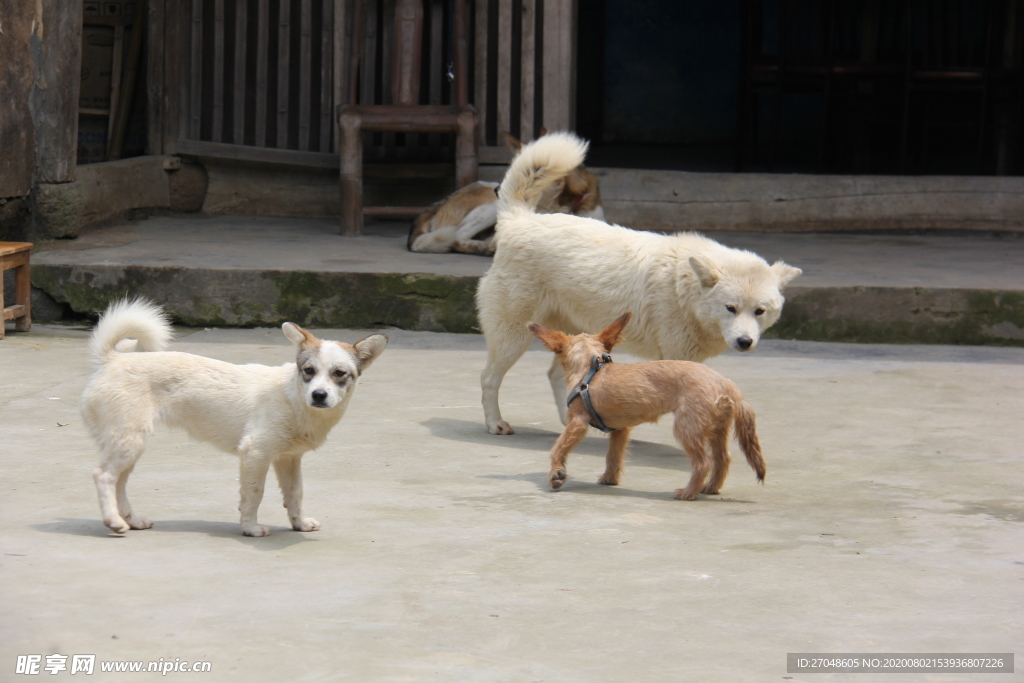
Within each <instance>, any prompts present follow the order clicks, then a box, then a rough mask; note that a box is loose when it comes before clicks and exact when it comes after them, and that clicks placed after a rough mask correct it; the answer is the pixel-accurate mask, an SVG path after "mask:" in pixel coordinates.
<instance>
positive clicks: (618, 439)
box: [597, 429, 631, 486]
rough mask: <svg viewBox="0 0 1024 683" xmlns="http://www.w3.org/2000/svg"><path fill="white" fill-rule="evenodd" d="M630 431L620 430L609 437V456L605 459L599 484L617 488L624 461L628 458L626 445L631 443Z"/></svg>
mask: <svg viewBox="0 0 1024 683" xmlns="http://www.w3.org/2000/svg"><path fill="white" fill-rule="evenodd" d="M630 431H631V430H630V429H619V430H617V431H614V432H611V433H610V434H609V435H608V455H607V456H606V457H605V467H604V474H602V475H601V478H600V479H598V480H597V483H598V484H606V485H608V486H616V485H617V484H618V483H619V479H620V478H621V477H622V469H623V468H622V461H623V460H625V458H626V444H628V443H629V432H630Z"/></svg>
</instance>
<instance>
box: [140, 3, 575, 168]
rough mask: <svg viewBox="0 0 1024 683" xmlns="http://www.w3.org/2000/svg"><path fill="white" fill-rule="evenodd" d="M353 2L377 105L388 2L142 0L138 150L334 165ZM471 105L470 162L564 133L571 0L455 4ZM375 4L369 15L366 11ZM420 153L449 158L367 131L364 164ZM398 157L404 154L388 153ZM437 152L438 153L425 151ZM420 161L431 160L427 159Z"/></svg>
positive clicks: (569, 111) (439, 83) (438, 83)
mask: <svg viewBox="0 0 1024 683" xmlns="http://www.w3.org/2000/svg"><path fill="white" fill-rule="evenodd" d="M354 2H365V3H366V7H367V11H366V15H367V18H368V20H367V24H366V29H365V30H366V33H365V34H364V35H365V36H366V49H365V50H364V55H368V56H370V55H377V57H376V58H374V59H364V63H363V66H362V71H361V72H360V73H359V75H358V77H359V78H360V83H361V88H362V90H361V92H360V98H361V100H362V101H364V102H366V101H367V100H368V99H381V95H380V94H381V93H382V92H387V88H384V87H382V83H383V80H382V79H386V73H385V72H383V71H381V72H379V73H378V72H374V68H375V65H376V64H378V63H380V59H381V55H382V54H383V53H385V51H387V50H389V49H390V42H389V40H390V26H391V24H390V20H389V16H390V15H389V12H391V13H393V7H394V0H382V4H381V5H380V6H379V8H378V3H377V2H376V0H249V1H243V0H187V2H186V3H185V5H186V9H185V11H180V9H179V11H173V12H172V11H168V8H170V7H175V8H180V6H181V5H180V4H179V3H178V2H174V0H149V31H150V43H149V46H150V60H149V74H148V84H149V104H150V111H151V112H152V114H151V120H150V131H149V145H148V151H149V152H150V153H154V154H155V153H179V154H180V153H185V154H196V155H205V156H214V157H223V158H235V159H248V160H253V161H268V162H286V163H293V164H299V165H305V166H315V167H329V168H334V167H337V165H338V161H337V154H336V143H335V141H336V138H337V131H336V126H337V122H336V120H335V118H334V112H335V111H336V108H337V104H338V103H340V102H342V101H343V93H345V92H347V87H346V85H347V79H349V78H351V77H352V74H350V73H349V69H348V68H347V66H348V65H347V63H346V62H347V60H346V58H345V55H346V46H347V45H348V44H349V41H350V40H351V37H352V31H353V27H352V26H351V16H352V10H353V3H354ZM467 2H468V3H469V5H470V10H471V16H472V19H471V33H472V36H471V43H472V49H473V55H474V57H473V63H472V65H471V73H470V90H471V100H472V101H473V102H474V103H475V104H476V106H477V108H478V110H479V111H480V114H481V129H480V136H481V138H480V142H481V146H480V148H481V152H480V154H481V161H482V162H483V163H503V162H505V161H507V160H508V158H509V156H510V155H509V152H508V150H507V149H506V148H505V146H504V142H503V136H502V133H503V132H504V131H509V132H512V133H513V134H515V135H516V136H517V137H520V138H521V139H525V140H529V139H533V137H535V136H536V134H537V132H538V131H539V130H540V128H541V127H542V126H546V127H547V128H548V129H550V130H558V129H570V128H572V126H573V123H574V111H573V106H574V100H575V79H574V74H575V12H576V0H467ZM447 6H448V3H447V2H446V1H444V0H426V7H425V10H426V12H425V16H426V22H425V26H424V46H425V47H424V64H425V68H426V74H427V75H426V76H425V77H424V79H423V83H424V85H425V87H424V88H423V89H422V92H423V95H422V97H423V99H424V100H425V103H428V104H438V103H444V102H447V101H449V100H448V98H449V93H448V90H449V88H448V83H447V79H446V78H445V77H444V64H445V62H446V59H447V55H448V49H447V41H446V40H445V39H444V38H443V33H444V32H445V28H446V26H447V19H448V17H447V14H448V10H447ZM375 8H376V9H375ZM417 145H419V146H424V147H425V148H427V149H428V150H435V151H437V152H440V153H441V154H442V156H443V155H448V156H450V153H451V150H450V146H451V145H450V141H448V140H447V138H446V136H443V135H437V134H434V135H430V136H427V135H422V136H404V137H401V138H400V139H399V141H398V142H397V143H396V141H395V137H394V135H382V134H377V135H376V137H374V139H373V141H372V143H371V144H370V145H369V146H368V147H367V156H368V160H372V159H374V157H381V158H389V159H392V160H394V159H395V158H398V159H403V158H406V157H409V158H412V157H415V158H416V160H427V159H423V158H422V157H423V155H422V154H420V155H409V154H408V148H409V147H415V146H417ZM399 148H402V149H399ZM435 156H436V155H435ZM427 157H430V153H429V151H428V153H427Z"/></svg>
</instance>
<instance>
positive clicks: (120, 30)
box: [107, 25, 124, 159]
mask: <svg viewBox="0 0 1024 683" xmlns="http://www.w3.org/2000/svg"><path fill="white" fill-rule="evenodd" d="M123 63H124V25H118V26H115V27H114V59H113V64H112V65H111V67H110V116H109V117H108V118H107V158H108V159H109V158H110V141H111V140H112V139H113V137H114V120H115V119H116V118H117V114H118V108H119V107H120V104H121V70H122V68H123V67H122V65H123Z"/></svg>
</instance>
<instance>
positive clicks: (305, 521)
mask: <svg viewBox="0 0 1024 683" xmlns="http://www.w3.org/2000/svg"><path fill="white" fill-rule="evenodd" d="M292 528H293V529H295V530H296V531H317V530H319V529H320V522H318V521H316V520H315V519H313V518H312V517H303V518H301V519H299V520H298V521H293V522H292Z"/></svg>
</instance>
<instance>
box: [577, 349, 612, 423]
mask: <svg viewBox="0 0 1024 683" xmlns="http://www.w3.org/2000/svg"><path fill="white" fill-rule="evenodd" d="M611 362H612V357H611V354H608V353H602V354H601V355H600V356H591V357H590V372H588V373H587V376H586V377H584V378H583V381H582V382H581V383H580V385H579V386H578V387H576V388H575V389H574V390H573V392H572V393H571V394H569V398H568V400H566V402H565V405H567V406H569V405H572V402H573V401H575V400H576V398H577V397H579V398H581V399H583V407H584V408H586V409H587V412H588V413H590V426H591V427H595V428H597V429H600V430H601V431H602V432H617V431H618V430H617V429H613V428H612V427H609V426H608V425H606V424H605V423H604V421H603V420H602V419H601V416H600V415H598V414H597V411H596V410H594V404H593V403H592V402H591V400H590V381H591V380H593V379H594V375H596V374H597V371H598V370H600V369H601V368H603V367H604V366H605V365H607V364H608V363H611Z"/></svg>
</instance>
